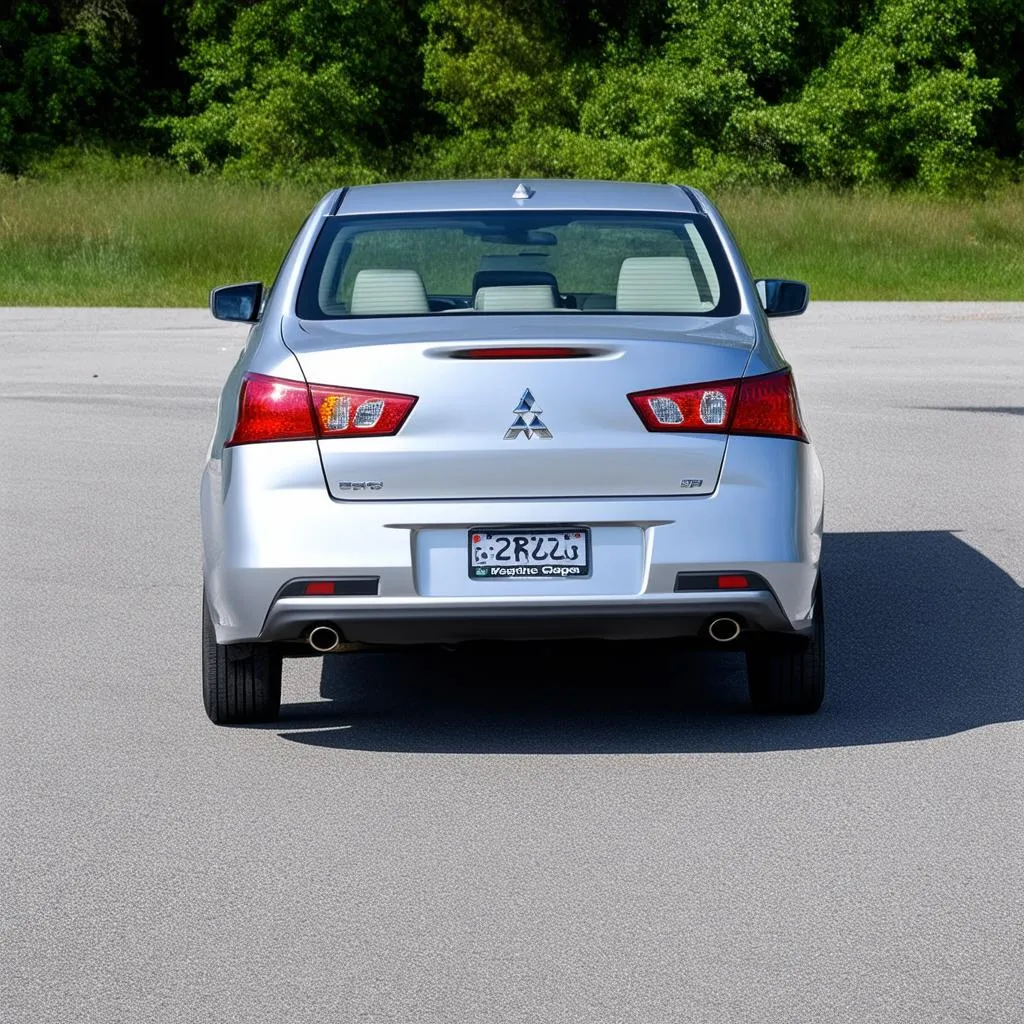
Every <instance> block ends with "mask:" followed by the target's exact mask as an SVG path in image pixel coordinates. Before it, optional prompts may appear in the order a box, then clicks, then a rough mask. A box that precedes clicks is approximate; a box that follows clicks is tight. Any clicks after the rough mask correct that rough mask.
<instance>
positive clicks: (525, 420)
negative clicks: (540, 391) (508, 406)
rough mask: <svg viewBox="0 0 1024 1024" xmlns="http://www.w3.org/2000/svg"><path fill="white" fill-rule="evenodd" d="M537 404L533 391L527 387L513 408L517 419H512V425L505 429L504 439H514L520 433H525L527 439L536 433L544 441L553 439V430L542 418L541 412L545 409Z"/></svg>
mask: <svg viewBox="0 0 1024 1024" xmlns="http://www.w3.org/2000/svg"><path fill="white" fill-rule="evenodd" d="M536 405H537V399H536V398H534V397H533V392H532V391H530V389H529V388H527V389H526V390H525V391H524V392H523V397H522V398H520V399H519V404H518V405H517V406H516V407H515V408H514V409H513V410H512V413H513V415H514V416H515V419H514V420H513V421H512V426H511V427H509V428H508V430H506V431H505V438H504V439H505V440H506V441H514V440H515V439H516V438H517V437H518V436H519V435H520V434H525V435H526V440H527V441H529V440H530V438H531V437H533V436H534V434H536V435H537V437H539V438H540V439H541V440H542V441H550V440H551V431H550V430H548V428H547V427H546V426H544V423H543V422H542V420H541V418H540V414H541V413H542V412H543V411H544V410H543V409H538V408H536Z"/></svg>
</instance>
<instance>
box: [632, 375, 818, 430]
mask: <svg viewBox="0 0 1024 1024" xmlns="http://www.w3.org/2000/svg"><path fill="white" fill-rule="evenodd" d="M628 398H629V400H630V402H631V403H632V405H633V408H634V409H635V410H636V412H637V415H638V416H639V417H640V419H641V420H642V421H643V424H644V426H645V427H647V429H648V430H651V431H667V432H670V433H694V432H697V433H717V434H757V435H762V436H765V437H792V438H796V439H797V440H800V441H806V440H807V434H806V433H805V431H804V425H803V422H802V421H801V419H800V405H799V403H798V401H797V396H796V385H795V384H794V383H793V375H792V373H790V371H789V370H788V369H787V370H780V371H778V372H777V373H767V374H764V375H762V376H760V377H746V378H740V379H739V380H720V381H712V382H710V383H707V384H691V385H686V386H685V387H678V388H655V389H653V390H651V391H635V392H633V393H632V394H631V395H629V396H628Z"/></svg>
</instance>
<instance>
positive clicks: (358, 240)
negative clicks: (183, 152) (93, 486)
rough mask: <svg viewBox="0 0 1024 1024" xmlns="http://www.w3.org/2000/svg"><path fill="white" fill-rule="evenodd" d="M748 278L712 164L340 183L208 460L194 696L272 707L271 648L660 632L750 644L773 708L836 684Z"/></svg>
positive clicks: (789, 407)
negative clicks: (704, 186)
mask: <svg viewBox="0 0 1024 1024" xmlns="http://www.w3.org/2000/svg"><path fill="white" fill-rule="evenodd" d="M807 300H808V291H807V287H806V286H805V285H803V284H801V283H800V282H796V281H785V280H780V279H770V280H763V281H754V280H752V279H751V277H750V274H749V272H748V270H747V267H746V264H745V263H744V260H743V258H742V256H741V254H740V252H739V251H738V249H737V247H736V244H735V242H734V240H733V238H732V236H731V235H730V233H729V231H728V229H727V227H726V225H725V223H724V222H723V220H722V218H721V216H720V214H719V213H718V211H717V210H716V209H715V207H714V206H713V205H712V204H711V202H710V201H709V200H708V199H707V197H706V196H704V195H702V194H701V193H700V192H698V191H697V190H695V189H690V188H684V187H678V186H674V185H647V184H629V183H620V182H582V181H524V182H518V181H504V180H499V181H461V182H455V181H449V182H429V183H422V182H421V183H404V184H386V185H370V186H363V187H358V188H349V189H340V190H336V191H333V192H331V193H329V194H328V195H326V196H325V197H324V198H323V199H322V200H321V201H320V203H319V204H318V205H317V207H316V208H315V209H314V210H313V212H312V213H311V214H310V216H309V218H308V220H307V221H306V223H305V224H304V226H303V227H302V229H301V230H300V231H299V234H298V236H297V237H296V239H295V241H294V243H293V245H292V247H291V249H290V251H289V253H288V255H287V256H286V258H285V260H284V263H283V265H282V267H281V270H280V272H279V274H278V277H277V280H276V281H275V283H274V285H273V287H272V288H271V289H270V290H269V292H267V293H266V294H264V290H263V286H262V285H261V284H259V283H250V284H244V285H232V286H227V287H224V288H218V289H215V290H214V292H213V293H212V295H211V309H212V312H213V315H214V316H216V317H218V318H220V319H225V320H235V321H242V322H250V323H252V325H253V326H252V330H251V333H250V335H249V338H248V341H247V344H246V346H245V348H244V350H243V352H242V354H241V356H240V358H239V360H238V362H237V363H236V365H235V367H234V368H233V370H232V371H231V374H230V376H229V377H228V380H227V383H226V384H225V386H224V390H223V392H222V395H221V400H220V410H219V416H218V421H217V426H216V431H215V434H214V437H213V440H212V443H211V446H210V452H209V459H208V462H207V465H206V469H205V472H204V474H203V479H202V488H201V504H202V528H203V566H204V581H205V594H204V603H203V616H204V618H203V623H204V628H203V695H204V701H205V706H206V710H207V713H208V714H209V716H210V718H211V719H212V720H213V721H214V722H218V723H241V722H254V721H266V720H271V719H273V718H274V717H276V715H277V714H278V711H279V708H280V701H281V664H282V658H283V657H287V656H299V655H309V654H314V655H315V654H325V653H328V652H335V651H336V652H344V651H350V650H355V649H358V648H360V647H363V646H366V645H383V646H390V645H400V644H446V645H450V644H460V643H465V642H471V641H476V640H489V641H509V642H514V641H524V640H537V639H543V638H555V639H560V638H603V639H630V640H634V641H639V642H642V641H644V640H652V639H660V638H679V639H680V640H681V641H688V642H692V643H704V644H709V645H718V646H721V647H723V648H729V647H732V648H735V649H737V650H742V651H744V652H745V655H746V662H747V668H748V677H749V686H750V696H751V699H752V701H753V703H754V705H755V706H756V707H758V708H760V709H763V710H766V711H774V712H796V713H799V712H811V711H814V710H816V709H817V708H818V707H819V706H820V704H821V701H822V697H823V694H824V625H825V623H824V606H823V603H822V594H821V581H820V576H819V557H820V551H821V533H822V513H823V484H822V473H821V467H820V464H819V462H818V458H817V456H816V454H815V452H814V449H813V447H812V446H811V444H810V442H809V440H808V437H807V433H806V430H805V428H804V425H803V422H802V421H801V416H800V408H799V403H798V400H797V392H796V385H795V383H794V379H793V374H792V372H791V370H790V368H789V366H788V365H787V364H786V361H785V359H784V358H783V356H782V355H781V354H780V352H779V350H778V348H777V347H776V345H775V344H774V342H773V340H772V337H771V334H770V331H769V327H768V318H769V317H772V316H789V315H794V314H797V313H801V312H803V311H804V309H805V308H806V306H807Z"/></svg>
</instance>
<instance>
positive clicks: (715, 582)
mask: <svg viewBox="0 0 1024 1024" xmlns="http://www.w3.org/2000/svg"><path fill="white" fill-rule="evenodd" d="M673 589H674V590H675V592H676V593H677V594H679V593H683V592H685V591H692V590H767V591H768V592H769V593H772V588H771V587H770V586H769V585H768V581H767V580H766V579H765V578H764V577H763V576H759V575H758V574H757V573H756V572H744V573H728V574H726V573H705V572H678V573H676V585H675V587H674V588H673Z"/></svg>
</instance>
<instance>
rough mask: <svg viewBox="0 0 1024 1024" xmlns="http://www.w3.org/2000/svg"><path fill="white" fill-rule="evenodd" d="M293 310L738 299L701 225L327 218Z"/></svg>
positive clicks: (569, 306) (661, 304) (620, 306)
mask: <svg viewBox="0 0 1024 1024" xmlns="http://www.w3.org/2000/svg"><path fill="white" fill-rule="evenodd" d="M297 312H298V314H299V316H300V317H303V318H304V319H310V320H324V319H338V318H345V317H368V316H424V315H433V314H437V315H445V314H464V315H472V314H476V313H479V314H487V313H503V314H506V315H507V314H509V313H572V312H576V313H581V312H582V313H598V314H601V313H629V314H657V315H661V316H664V315H673V314H678V315H681V316H733V315H735V314H736V313H738V312H739V295H738V292H737V288H736V283H735V281H734V279H733V276H732V272H731V270H730V268H729V265H728V263H727V261H726V259H725V254H724V253H723V251H722V248H721V246H720V244H719V242H718V238H717V236H716V235H715V233H714V230H713V229H712V227H711V225H710V224H709V223H708V221H707V219H706V218H705V217H703V216H696V215H694V216H683V215H678V214H671V215H670V214H625V213H594V212H563V213H559V212H544V211H532V210H531V211H511V212H499V213H486V212H484V213H476V212H474V213H459V214H401V215H391V216H380V217H376V216H358V217H332V218H330V219H328V221H327V222H326V224H325V225H324V228H323V230H322V231H321V233H320V237H319V238H318V239H317V242H316V245H315V246H314V249H313V252H312V255H311V256H310V260H309V263H308V265H307V267H306V271H305V273H304V275H303V279H302V284H301V286H300V288H299V298H298V309H297Z"/></svg>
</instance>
